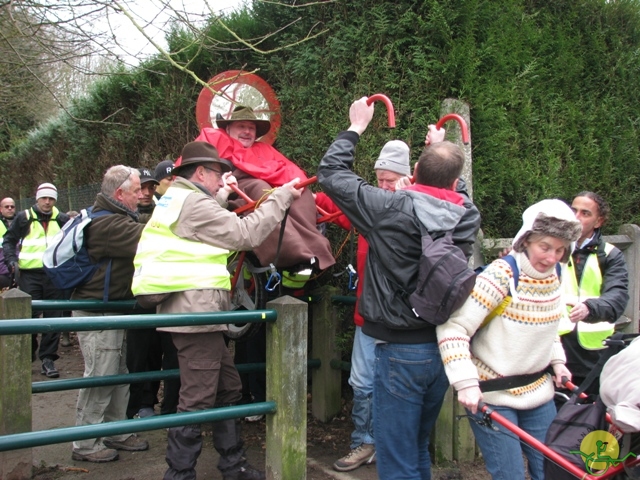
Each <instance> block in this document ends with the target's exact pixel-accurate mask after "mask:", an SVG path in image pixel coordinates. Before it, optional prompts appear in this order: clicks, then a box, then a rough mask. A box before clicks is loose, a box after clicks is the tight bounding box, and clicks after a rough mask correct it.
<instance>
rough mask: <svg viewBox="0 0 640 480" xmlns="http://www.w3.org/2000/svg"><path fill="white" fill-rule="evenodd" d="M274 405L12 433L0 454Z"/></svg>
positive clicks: (0, 441)
mask: <svg viewBox="0 0 640 480" xmlns="http://www.w3.org/2000/svg"><path fill="white" fill-rule="evenodd" d="M276 411H277V408H276V404H275V402H261V403H251V404H248V405H236V406H233V407H220V408H216V409H211V410H201V411H197V412H185V413H174V414H170V415H160V416H155V417H147V418H141V419H136V420H120V421H117V422H109V423H100V424H97V425H80V426H77V427H64V428H55V429H52V430H40V431H36V432H26V433H14V434H13V435H4V436H0V452H6V451H9V450H18V449H20V448H31V447H40V446H42V445H52V444H54V443H65V442H73V441H76V440H85V439H89V438H99V437H108V436H112V435H122V434H126V433H137V432H145V431H148V430H159V429H162V428H171V427H180V426H182V425H194V424H199V423H206V422H215V421H219V420H227V419H230V418H242V417H247V416H251V415H262V414H267V413H276Z"/></svg>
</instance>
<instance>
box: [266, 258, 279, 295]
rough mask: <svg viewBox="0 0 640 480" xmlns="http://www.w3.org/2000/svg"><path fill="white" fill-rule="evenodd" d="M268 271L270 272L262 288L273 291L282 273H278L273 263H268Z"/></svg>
mask: <svg viewBox="0 0 640 480" xmlns="http://www.w3.org/2000/svg"><path fill="white" fill-rule="evenodd" d="M269 271H270V272H271V273H270V274H269V279H268V280H267V284H266V285H265V286H264V289H265V290H266V291H267V292H273V291H274V290H275V289H276V288H277V287H278V285H280V282H281V281H282V275H280V274H279V273H278V271H277V270H276V267H275V265H274V264H273V263H270V264H269Z"/></svg>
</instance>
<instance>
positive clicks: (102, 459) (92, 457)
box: [71, 448, 118, 463]
mask: <svg viewBox="0 0 640 480" xmlns="http://www.w3.org/2000/svg"><path fill="white" fill-rule="evenodd" d="M71 459H72V460H77V461H82V462H92V463H106V462H113V461H114V460H118V452H117V451H116V450H113V449H112V448H105V449H104V450H98V451H97V452H93V453H79V452H73V453H72V454H71Z"/></svg>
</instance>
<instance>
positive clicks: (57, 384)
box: [31, 359, 320, 393]
mask: <svg viewBox="0 0 640 480" xmlns="http://www.w3.org/2000/svg"><path fill="white" fill-rule="evenodd" d="M307 367H308V368H320V360H318V359H310V360H308V361H307ZM236 368H237V369H238V372H239V373H252V372H264V371H266V368H267V364H266V363H241V364H238V365H236ZM169 378H180V370H178V369H173V370H157V371H152V372H139V373H127V374H123V375H105V376H103V377H83V378H68V379H62V380H46V381H43V382H32V383H31V393H49V392H61V391H64V390H77V389H80V388H95V387H107V386H111V385H122V384H125V383H144V382H157V381H160V380H166V379H169Z"/></svg>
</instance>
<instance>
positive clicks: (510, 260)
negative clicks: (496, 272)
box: [475, 255, 562, 328]
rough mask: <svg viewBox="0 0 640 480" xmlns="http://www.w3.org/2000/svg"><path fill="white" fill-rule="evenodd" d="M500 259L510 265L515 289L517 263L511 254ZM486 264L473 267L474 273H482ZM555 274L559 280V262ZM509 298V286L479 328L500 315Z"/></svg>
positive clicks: (518, 271)
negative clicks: (505, 294)
mask: <svg viewBox="0 0 640 480" xmlns="http://www.w3.org/2000/svg"><path fill="white" fill-rule="evenodd" d="M502 260H504V261H505V262H507V263H508V264H509V267H511V271H512V272H513V287H514V288H515V289H516V290H517V289H518V280H520V269H519V268H518V263H517V262H516V259H515V257H513V256H512V255H505V256H504V257H502ZM488 265H489V264H487V265H482V266H480V267H478V268H476V269H475V272H476V274H478V275H479V274H480V273H482V272H483V271H484V269H485V268H487V266H488ZM556 275H558V280H560V279H561V275H562V269H561V267H560V263H556ZM511 298H512V295H511V287H509V291H508V292H507V296H506V297H504V299H503V300H502V302H501V303H500V304H499V305H498V306H497V307H496V308H494V309H493V310H492V311H491V312H489V315H487V316H486V318H485V319H484V321H483V322H482V325H480V328H482V327H484V326H485V325H487V324H488V323H489V322H490V321H491V320H493V319H494V318H496V317H497V316H498V315H502V313H503V312H504V310H505V309H506V308H507V307H508V306H509V304H510V303H511Z"/></svg>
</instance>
